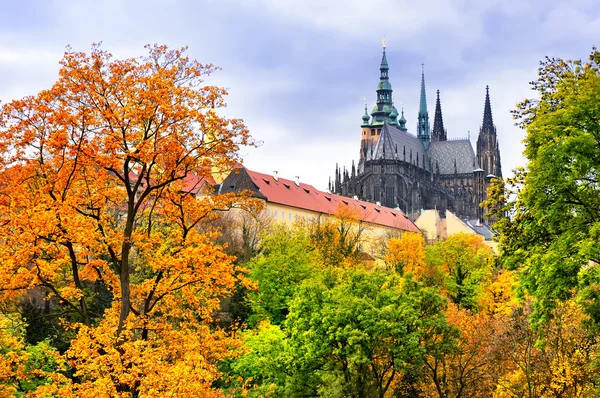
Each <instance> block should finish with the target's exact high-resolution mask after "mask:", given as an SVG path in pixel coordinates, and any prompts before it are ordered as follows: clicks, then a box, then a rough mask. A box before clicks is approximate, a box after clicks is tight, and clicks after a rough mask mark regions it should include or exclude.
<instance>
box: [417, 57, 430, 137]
mask: <svg viewBox="0 0 600 398" xmlns="http://www.w3.org/2000/svg"><path fill="white" fill-rule="evenodd" d="M417 137H419V138H420V139H422V140H423V142H425V143H426V144H425V145H428V144H429V113H428V112H427V97H426V95H425V64H421V99H420V102H419V117H418V122H417Z"/></svg>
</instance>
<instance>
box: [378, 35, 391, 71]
mask: <svg viewBox="0 0 600 398" xmlns="http://www.w3.org/2000/svg"><path fill="white" fill-rule="evenodd" d="M381 42H382V44H383V57H382V58H381V65H380V66H379V70H380V71H381V76H380V78H381V79H387V78H388V74H387V72H388V70H389V69H390V68H389V67H388V63H387V58H386V56H385V40H382V41H381Z"/></svg>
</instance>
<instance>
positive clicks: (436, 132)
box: [431, 90, 447, 141]
mask: <svg viewBox="0 0 600 398" xmlns="http://www.w3.org/2000/svg"><path fill="white" fill-rule="evenodd" d="M446 140H447V134H446V130H444V119H442V104H441V103H440V90H438V91H437V99H436V100H435V114H434V116H433V131H432V132H431V141H446Z"/></svg>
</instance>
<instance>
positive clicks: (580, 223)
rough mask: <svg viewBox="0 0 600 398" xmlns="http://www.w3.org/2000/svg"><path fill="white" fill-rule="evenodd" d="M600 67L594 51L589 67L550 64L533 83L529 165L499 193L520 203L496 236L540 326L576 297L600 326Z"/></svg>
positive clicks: (525, 106) (526, 106) (519, 114)
mask: <svg viewBox="0 0 600 398" xmlns="http://www.w3.org/2000/svg"><path fill="white" fill-rule="evenodd" d="M599 62H600V53H599V52H598V51H596V49H595V48H594V49H593V51H592V53H591V55H590V57H589V60H588V61H587V62H583V61H565V60H562V59H559V58H546V60H545V61H543V62H542V63H541V67H540V68H539V76H538V79H537V80H536V81H534V82H532V83H531V84H532V88H533V90H534V91H535V92H536V95H537V97H538V98H536V99H529V100H525V101H523V102H522V103H521V104H519V105H518V108H517V109H516V110H515V111H514V115H515V117H516V118H517V119H518V121H519V125H520V126H521V127H522V128H523V129H525V131H526V138H525V141H524V142H525V145H526V148H525V152H524V155H525V158H526V159H527V165H526V168H525V169H521V170H518V171H517V173H516V175H515V177H514V178H513V179H510V180H509V181H508V183H509V186H508V187H507V188H505V191H504V193H503V194H502V193H501V192H500V193H498V192H497V195H496V196H497V197H504V198H506V197H508V196H509V195H510V194H511V193H513V194H514V200H512V201H510V202H509V203H508V204H507V205H506V206H505V207H504V208H503V209H502V211H505V212H507V213H508V215H509V217H506V218H504V219H502V220H500V221H499V222H498V223H496V228H497V229H498V230H499V231H500V232H501V238H500V240H501V244H502V247H503V250H502V259H503V261H504V263H505V264H506V265H507V266H509V267H513V268H520V281H521V283H522V285H523V287H524V288H525V289H526V291H527V292H528V293H530V294H531V295H532V296H533V297H534V298H535V299H536V303H535V312H534V314H533V316H534V320H535V321H540V322H543V321H544V320H546V319H548V318H549V316H550V315H549V314H551V312H552V310H553V309H554V308H555V307H556V305H557V302H558V301H564V300H567V299H569V298H570V297H573V295H577V296H578V297H579V299H581V300H583V302H585V304H586V307H587V310H588V312H589V313H590V315H591V316H592V318H593V319H594V320H595V321H596V322H598V321H599V320H600V304H599V303H600V293H599V292H600V289H598V287H600V268H599V267H598V264H599V263H600V251H599V250H598V247H599V245H598V243H599V239H598V238H599V237H600V185H599V179H600V176H599V174H598V173H599V170H600V119H599V117H600V72H599V66H600V65H599Z"/></svg>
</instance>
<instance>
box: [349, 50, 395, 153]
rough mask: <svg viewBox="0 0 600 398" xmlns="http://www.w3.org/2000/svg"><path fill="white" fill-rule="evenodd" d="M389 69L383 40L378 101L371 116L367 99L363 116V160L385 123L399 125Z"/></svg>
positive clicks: (361, 150)
mask: <svg viewBox="0 0 600 398" xmlns="http://www.w3.org/2000/svg"><path fill="white" fill-rule="evenodd" d="M389 69H390V68H389V66H388V62H387V56H386V54H385V42H383V56H382V57H381V65H380V66H379V84H378V85H377V102H376V104H375V106H374V107H373V109H372V110H371V116H370V117H369V113H368V111H367V103H366V99H365V113H364V114H363V116H362V124H361V145H360V159H361V160H364V159H365V158H366V156H367V153H368V152H369V151H370V150H371V148H372V147H374V146H375V144H376V143H377V141H378V140H379V136H380V135H381V128H382V127H383V125H384V124H385V123H387V124H391V125H395V126H398V116H399V114H398V109H396V107H395V106H394V102H393V99H392V95H393V90H392V85H391V83H390V79H389V76H388V72H389ZM400 122H401V123H402V122H404V123H406V120H405V119H404V120H403V119H401V121H400ZM401 127H403V126H401Z"/></svg>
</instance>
